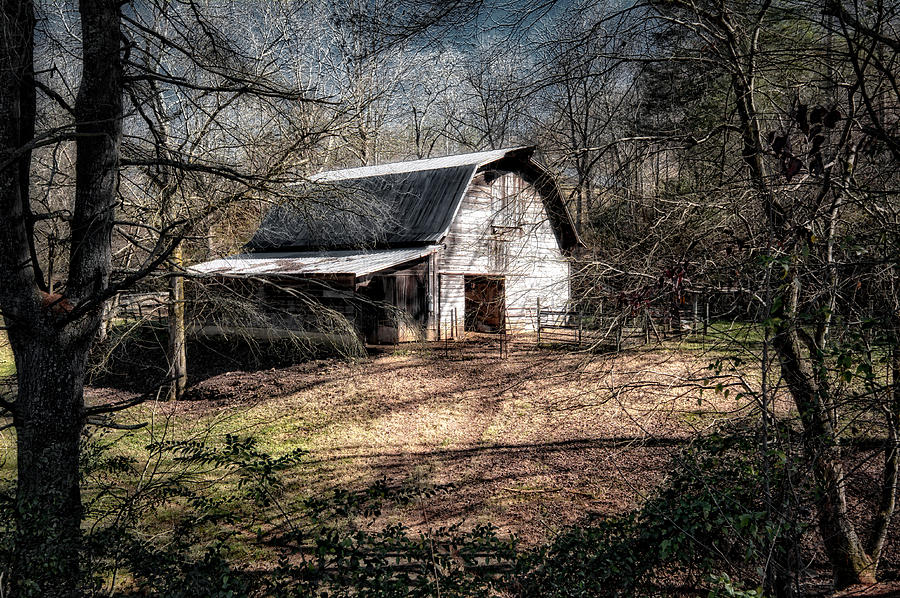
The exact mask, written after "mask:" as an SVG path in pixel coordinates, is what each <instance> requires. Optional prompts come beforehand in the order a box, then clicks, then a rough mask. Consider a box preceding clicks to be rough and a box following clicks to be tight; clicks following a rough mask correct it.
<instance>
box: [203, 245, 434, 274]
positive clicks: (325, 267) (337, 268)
mask: <svg viewBox="0 0 900 598" xmlns="http://www.w3.org/2000/svg"><path fill="white" fill-rule="evenodd" d="M439 249H440V246H437V245H429V246H426V247H405V248H399V249H371V250H337V251H293V252H266V253H244V254H239V255H232V256H228V257H224V258H221V259H217V260H212V261H209V262H204V263H202V264H197V265H195V266H191V267H190V268H188V272H189V273H190V274H193V275H195V276H222V277H227V278H258V277H268V276H338V275H344V276H352V277H354V278H356V279H361V278H362V279H364V278H367V277H369V276H372V275H373V274H377V273H378V272H382V271H385V270H390V269H393V268H397V267H398V266H401V265H403V264H406V263H410V262H415V261H417V260H420V259H422V258H424V257H426V256H429V255H431V254H432V253H434V252H436V251H438V250H439Z"/></svg>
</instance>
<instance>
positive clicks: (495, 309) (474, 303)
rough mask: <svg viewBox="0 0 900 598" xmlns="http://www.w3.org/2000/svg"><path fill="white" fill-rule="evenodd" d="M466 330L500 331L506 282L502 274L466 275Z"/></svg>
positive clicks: (502, 322) (501, 328) (502, 323)
mask: <svg viewBox="0 0 900 598" xmlns="http://www.w3.org/2000/svg"><path fill="white" fill-rule="evenodd" d="M465 283H466V307H465V310H466V313H465V330H466V331H467V332H501V331H502V330H503V325H504V321H503V314H504V312H505V311H506V309H505V303H506V284H505V281H504V279H503V277H502V276H466V277H465Z"/></svg>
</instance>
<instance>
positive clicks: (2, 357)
mask: <svg viewBox="0 0 900 598" xmlns="http://www.w3.org/2000/svg"><path fill="white" fill-rule="evenodd" d="M15 373H16V362H15V361H14V360H13V353H12V348H10V346H9V341H8V340H7V338H6V331H4V330H0V378H6V377H8V376H12V375H13V374H15Z"/></svg>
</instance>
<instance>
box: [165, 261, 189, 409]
mask: <svg viewBox="0 0 900 598" xmlns="http://www.w3.org/2000/svg"><path fill="white" fill-rule="evenodd" d="M171 262H172V264H171V267H170V276H169V305H168V311H169V313H168V325H169V379H170V384H169V395H168V398H169V400H179V399H181V398H182V396H183V395H184V389H185V387H187V354H186V350H185V334H184V277H183V276H182V275H181V270H182V266H183V257H182V253H181V246H180V245H179V246H178V247H176V248H175V249H174V250H173V251H172V256H171Z"/></svg>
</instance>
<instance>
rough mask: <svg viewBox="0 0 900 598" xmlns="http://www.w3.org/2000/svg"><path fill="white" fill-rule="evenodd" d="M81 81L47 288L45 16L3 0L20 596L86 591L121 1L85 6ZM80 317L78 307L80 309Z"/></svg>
mask: <svg viewBox="0 0 900 598" xmlns="http://www.w3.org/2000/svg"><path fill="white" fill-rule="evenodd" d="M79 12H80V17H81V28H82V57H83V61H82V77H81V84H80V87H79V92H78V98H77V101H76V104H75V113H76V122H75V130H76V133H77V138H76V151H77V158H76V165H75V174H76V188H75V201H74V209H73V217H72V221H71V250H70V256H69V276H68V280H67V282H66V284H65V285H62V286H61V287H60V288H61V289H62V294H60V295H48V294H47V293H42V289H44V288H47V287H48V286H49V284H48V283H49V281H45V280H43V279H42V276H43V275H42V273H41V268H40V266H39V264H38V263H37V257H36V254H35V252H34V251H33V244H34V242H35V239H34V233H33V228H32V227H31V226H30V218H29V214H30V205H31V203H30V198H29V186H30V185H29V176H30V168H31V156H30V152H29V151H27V148H28V147H29V144H30V143H31V142H32V140H33V137H34V121H35V99H34V98H35V81H34V70H33V68H34V67H33V47H34V27H35V19H34V14H33V7H32V3H31V2H29V1H27V0H26V1H15V0H10V1H2V2H0V17H2V20H0V59H2V63H3V65H4V66H3V68H0V249H2V251H0V280H2V284H0V309H2V312H3V317H4V320H5V322H6V325H7V327H8V335H9V340H10V344H11V346H12V348H13V353H14V355H15V358H16V371H17V381H18V391H17V395H16V401H15V403H14V405H13V409H12V411H13V423H14V424H15V428H16V438H17V440H16V442H17V469H18V485H17V490H16V521H15V523H16V531H15V534H14V540H15V546H14V554H15V557H14V561H13V563H12V570H11V577H10V590H11V593H12V594H11V595H12V596H15V597H21V596H42V597H51V598H54V597H66V598H68V597H71V596H78V595H80V590H81V581H82V579H81V570H80V564H79V559H80V553H81V550H80V549H81V517H82V507H81V496H80V488H79V468H78V465H79V463H78V457H79V444H80V440H81V432H82V429H83V425H84V403H83V389H84V375H85V363H86V361H87V353H88V349H89V347H90V344H91V342H92V340H93V338H94V336H95V334H96V332H97V329H98V326H99V320H100V310H101V305H102V298H103V297H102V294H103V292H104V291H106V289H107V287H108V283H109V270H110V246H111V231H112V225H113V220H114V210H115V199H116V189H117V185H118V167H119V144H120V141H121V129H122V122H121V121H122V89H123V88H122V84H123V69H122V61H121V56H120V49H121V43H122V34H121V31H120V29H119V21H120V15H119V9H118V4H117V2H116V1H115V0H82V1H81V2H80V3H79ZM74 310H79V311H74Z"/></svg>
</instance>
